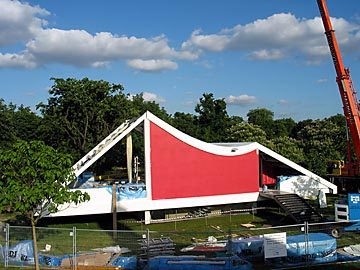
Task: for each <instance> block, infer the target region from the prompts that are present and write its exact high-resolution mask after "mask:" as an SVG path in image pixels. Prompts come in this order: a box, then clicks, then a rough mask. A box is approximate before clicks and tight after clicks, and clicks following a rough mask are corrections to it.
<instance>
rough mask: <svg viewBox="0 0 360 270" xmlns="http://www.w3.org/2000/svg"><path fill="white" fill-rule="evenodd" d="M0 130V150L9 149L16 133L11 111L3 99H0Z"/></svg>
mask: <svg viewBox="0 0 360 270" xmlns="http://www.w3.org/2000/svg"><path fill="white" fill-rule="evenodd" d="M0 129H1V132H0V148H6V147H9V146H10V145H11V144H12V143H13V141H14V140H15V139H16V131H15V123H14V122H13V121H12V113H11V110H10V109H9V107H8V106H7V105H6V104H5V101H4V100H3V99H0Z"/></svg>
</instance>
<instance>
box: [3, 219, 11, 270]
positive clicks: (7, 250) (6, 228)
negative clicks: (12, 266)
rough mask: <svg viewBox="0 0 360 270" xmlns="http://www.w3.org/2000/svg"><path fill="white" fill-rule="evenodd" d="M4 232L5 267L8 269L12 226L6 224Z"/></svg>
mask: <svg viewBox="0 0 360 270" xmlns="http://www.w3.org/2000/svg"><path fill="white" fill-rule="evenodd" d="M4 232H5V254H4V255H5V258H4V259H5V262H4V264H5V267H6V268H7V267H8V266H9V241H10V238H9V235H10V225H9V223H6V224H5V227H4Z"/></svg>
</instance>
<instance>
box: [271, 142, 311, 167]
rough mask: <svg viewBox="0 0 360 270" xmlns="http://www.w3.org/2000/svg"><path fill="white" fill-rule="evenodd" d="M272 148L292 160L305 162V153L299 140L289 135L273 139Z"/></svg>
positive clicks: (300, 162)
mask: <svg viewBox="0 0 360 270" xmlns="http://www.w3.org/2000/svg"><path fill="white" fill-rule="evenodd" d="M271 142H272V147H271V149H272V150H273V151H275V152H276V153H278V154H280V155H282V156H284V157H286V158H288V159H290V160H291V161H293V162H295V163H298V164H304V162H305V155H304V151H303V149H302V148H301V147H300V144H299V142H298V141H296V140H295V139H293V138H289V137H279V138H275V139H272V140H271Z"/></svg>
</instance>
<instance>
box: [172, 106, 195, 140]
mask: <svg viewBox="0 0 360 270" xmlns="http://www.w3.org/2000/svg"><path fill="white" fill-rule="evenodd" d="M196 120H197V118H196V117H195V116H194V115H192V114H190V113H182V112H176V113H175V114H174V116H173V118H172V120H171V123H172V125H173V126H174V127H175V128H177V129H179V130H181V131H182V132H184V133H186V134H188V135H190V136H192V137H195V138H197V136H198V134H199V129H198V126H197V124H196V123H197V122H196Z"/></svg>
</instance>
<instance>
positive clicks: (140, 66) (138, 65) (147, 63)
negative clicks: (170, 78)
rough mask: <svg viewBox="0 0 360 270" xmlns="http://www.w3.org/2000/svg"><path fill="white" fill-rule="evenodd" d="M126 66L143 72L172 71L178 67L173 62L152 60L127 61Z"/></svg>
mask: <svg viewBox="0 0 360 270" xmlns="http://www.w3.org/2000/svg"><path fill="white" fill-rule="evenodd" d="M127 64H128V65H129V66H130V67H132V68H134V69H137V70H141V71H145V72H155V71H161V70H174V69H177V68H178V65H177V64H176V63H175V62H173V61H170V60H166V59H152V60H142V59H133V60H129V61H128V62H127Z"/></svg>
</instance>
